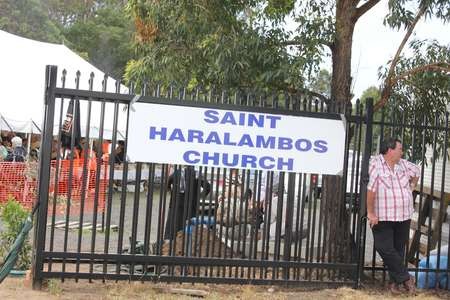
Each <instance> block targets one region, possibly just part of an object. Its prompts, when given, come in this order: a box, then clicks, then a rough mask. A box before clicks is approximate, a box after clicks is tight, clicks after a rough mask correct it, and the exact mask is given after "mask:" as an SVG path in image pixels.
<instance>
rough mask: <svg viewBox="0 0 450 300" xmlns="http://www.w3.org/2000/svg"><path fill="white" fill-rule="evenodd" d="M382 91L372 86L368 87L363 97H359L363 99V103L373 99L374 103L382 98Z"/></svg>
mask: <svg viewBox="0 0 450 300" xmlns="http://www.w3.org/2000/svg"><path fill="white" fill-rule="evenodd" d="M380 95H381V94H380V89H379V88H377V87H376V86H370V87H368V88H367V89H366V90H364V92H363V93H362V94H361V97H359V99H361V101H363V102H364V101H365V100H366V99H367V98H372V99H374V101H376V100H377V99H379V98H380Z"/></svg>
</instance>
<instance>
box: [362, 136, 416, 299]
mask: <svg viewBox="0 0 450 300" xmlns="http://www.w3.org/2000/svg"><path fill="white" fill-rule="evenodd" d="M402 156H403V146H402V143H401V141H400V140H398V139H396V138H388V139H386V140H384V141H383V142H382V143H381V146H380V154H379V155H376V156H374V157H372V159H371V160H370V163H369V183H368V184H367V218H368V220H369V224H370V227H371V228H372V233H373V239H374V245H375V249H376V250H377V252H378V253H379V254H380V256H381V258H382V259H383V262H384V264H385V265H386V266H387V268H388V271H389V277H390V282H389V290H390V291H391V293H393V294H399V293H401V291H400V290H399V285H403V286H404V287H405V289H406V290H407V291H408V292H409V293H411V294H414V293H415V283H414V277H411V276H410V275H409V273H408V268H407V266H405V264H404V255H405V246H406V243H407V241H408V238H409V226H410V224H411V217H412V215H413V213H414V203H413V195H412V191H413V190H414V188H415V186H416V184H417V181H418V180H419V177H420V169H419V167H418V166H417V165H415V164H413V163H411V162H409V161H407V160H405V159H402Z"/></svg>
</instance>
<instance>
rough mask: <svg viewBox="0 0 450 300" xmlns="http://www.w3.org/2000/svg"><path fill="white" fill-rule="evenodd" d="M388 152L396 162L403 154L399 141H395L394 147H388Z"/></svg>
mask: <svg viewBox="0 0 450 300" xmlns="http://www.w3.org/2000/svg"><path fill="white" fill-rule="evenodd" d="M388 152H389V155H390V157H391V158H392V160H393V161H394V162H395V163H398V162H399V161H400V158H402V156H403V146H402V144H401V143H399V142H397V143H396V144H395V149H389V150H388Z"/></svg>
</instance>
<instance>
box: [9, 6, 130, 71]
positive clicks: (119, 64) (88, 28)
mask: <svg viewBox="0 0 450 300" xmlns="http://www.w3.org/2000/svg"><path fill="white" fill-rule="evenodd" d="M124 7H125V3H124V1H113V0H85V1H79V0H65V1H59V0H41V1H38V0H29V1H25V0H14V1H13V0H0V29H2V30H5V31H8V32H11V33H13V34H17V35H20V36H23V37H26V38H31V39H36V40H39V41H44V42H52V43H58V44H61V43H64V44H66V45H67V46H68V47H69V48H71V49H72V50H74V51H76V52H77V53H78V54H79V55H80V56H81V57H83V58H84V59H87V60H88V61H90V62H91V63H92V64H94V65H95V66H97V67H98V68H100V69H102V70H103V71H105V72H106V73H108V74H109V75H112V76H113V77H115V78H121V77H122V75H123V73H124V70H125V65H126V63H127V61H128V60H130V59H131V58H132V56H133V34H132V33H133V30H134V29H133V22H132V20H130V19H129V18H127V17H126V14H125V12H124Z"/></svg>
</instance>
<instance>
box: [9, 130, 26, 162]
mask: <svg viewBox="0 0 450 300" xmlns="http://www.w3.org/2000/svg"><path fill="white" fill-rule="evenodd" d="M11 144H12V150H11V151H10V152H9V153H8V155H7V156H6V159H5V161H9V162H24V161H25V157H26V156H27V151H26V150H25V148H24V147H23V146H22V139H21V138H20V137H18V136H15V137H13V138H12V139H11Z"/></svg>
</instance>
